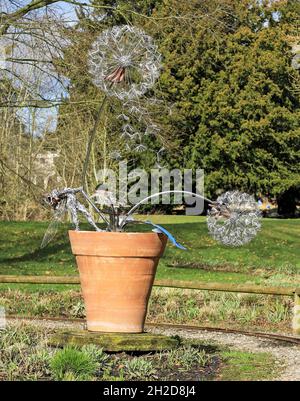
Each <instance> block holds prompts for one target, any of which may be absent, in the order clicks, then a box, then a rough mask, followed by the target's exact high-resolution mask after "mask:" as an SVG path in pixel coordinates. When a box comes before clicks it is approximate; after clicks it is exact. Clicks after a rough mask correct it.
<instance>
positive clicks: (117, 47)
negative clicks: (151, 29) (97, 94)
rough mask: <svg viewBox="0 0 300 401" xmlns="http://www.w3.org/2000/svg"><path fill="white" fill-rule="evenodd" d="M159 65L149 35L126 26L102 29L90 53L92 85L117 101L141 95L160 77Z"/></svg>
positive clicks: (158, 58) (154, 47)
mask: <svg viewBox="0 0 300 401" xmlns="http://www.w3.org/2000/svg"><path fill="white" fill-rule="evenodd" d="M160 66H161V55H160V54H159V52H158V51H157V47H156V45H155V44H154V43H153V40H152V38H151V37H150V36H148V35H146V34H145V32H144V31H142V30H141V29H139V28H136V27H132V26H129V25H121V26H115V27H113V28H111V29H107V30H105V31H103V32H102V33H101V35H99V36H98V38H97V39H96V40H95V42H94V43H93V45H92V49H91V51H90V53H89V72H90V74H91V75H92V77H93V82H94V84H95V85H96V86H98V87H99V88H101V89H102V90H103V91H104V92H106V93H107V94H109V95H110V96H115V97H117V98H118V99H120V100H129V99H134V98H137V97H139V96H141V95H143V94H144V93H145V92H146V91H147V90H148V89H149V88H151V87H152V86H153V85H154V83H155V81H156V79H157V78H158V77H159V73H160Z"/></svg>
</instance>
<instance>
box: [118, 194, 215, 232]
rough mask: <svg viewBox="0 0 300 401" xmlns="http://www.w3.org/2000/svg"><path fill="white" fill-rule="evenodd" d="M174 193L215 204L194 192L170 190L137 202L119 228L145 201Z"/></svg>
mask: <svg viewBox="0 0 300 401" xmlns="http://www.w3.org/2000/svg"><path fill="white" fill-rule="evenodd" d="M176 193H177V194H178V193H181V194H188V195H192V196H195V197H196V198H200V199H203V200H205V201H207V202H209V203H211V204H214V203H215V202H214V201H212V200H210V199H208V198H206V197H205V196H202V195H199V194H195V193H194V192H190V191H180V190H170V191H162V192H157V193H156V194H153V195H150V196H147V197H146V198H144V199H142V200H141V201H140V202H138V203H137V204H136V205H134V206H133V207H132V208H131V209H130V210H129V212H127V213H126V217H125V218H124V220H123V221H122V226H121V228H122V227H124V225H125V224H126V221H127V219H128V218H129V216H130V215H131V214H132V213H133V212H134V211H135V210H136V209H137V208H138V207H139V206H140V205H141V204H142V203H144V202H145V201H147V200H149V199H152V198H155V197H156V196H159V195H165V194H176Z"/></svg>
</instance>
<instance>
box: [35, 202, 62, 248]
mask: <svg viewBox="0 0 300 401" xmlns="http://www.w3.org/2000/svg"><path fill="white" fill-rule="evenodd" d="M66 210H67V209H66V200H62V201H61V202H60V204H59V205H58V207H57V209H56V210H55V211H54V216H53V220H52V221H51V223H50V224H49V226H48V228H47V230H46V232H45V234H44V238H43V240H42V242H41V245H40V248H41V249H42V248H45V247H46V246H47V245H48V244H49V242H51V241H52V240H53V238H54V237H55V235H56V233H57V229H58V226H59V224H60V223H61V222H62V219H63V217H64V214H65V213H66Z"/></svg>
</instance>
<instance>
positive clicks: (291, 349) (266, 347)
mask: <svg viewBox="0 0 300 401" xmlns="http://www.w3.org/2000/svg"><path fill="white" fill-rule="evenodd" d="M150 331H151V332H153V333H161V334H167V335H178V336H180V337H183V338H195V339H200V340H208V341H213V342H215V343H217V344H221V345H227V346H231V347H233V348H235V349H238V350H241V351H249V352H268V353H270V354H272V355H274V357H275V358H276V362H275V363H276V364H278V365H282V364H284V370H283V372H282V374H281V376H280V377H278V378H276V379H275V381H299V380H300V346H299V345H293V344H289V343H283V342H280V341H276V340H269V339H265V338H258V337H250V336H245V335H241V334H232V333H219V332H211V331H190V330H188V331H185V330H178V329H176V330H172V329H165V328H163V329H161V328H151V329H150Z"/></svg>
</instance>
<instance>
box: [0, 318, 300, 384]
mask: <svg viewBox="0 0 300 401" xmlns="http://www.w3.org/2000/svg"><path fill="white" fill-rule="evenodd" d="M7 320H8V321H11V322H15V321H16V320H15V319H9V318H8V319H7ZM23 321H25V322H26V323H29V324H37V325H39V326H44V327H47V328H50V329H69V330H80V329H81V330H82V329H84V324H83V323H81V322H66V321H52V320H41V319H36V320H26V319H24V320H23ZM147 331H149V332H152V333H157V334H166V335H178V336H180V337H183V338H189V339H193V338H194V339H199V340H206V341H211V342H214V343H216V344H220V345H226V346H231V347H233V348H235V349H238V350H241V351H248V352H268V353H270V354H272V355H274V357H275V358H276V361H275V363H276V364H278V365H280V366H282V365H284V369H283V372H282V374H281V376H280V377H278V378H276V379H274V380H275V381H300V346H299V345H293V344H290V343H284V342H280V341H277V340H270V339H265V338H259V337H250V336H245V335H241V334H233V333H220V332H212V331H198V330H197V331H196V330H195V331H192V330H180V329H177V328H176V330H174V329H169V328H154V327H151V328H150V327H148V328H147Z"/></svg>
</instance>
